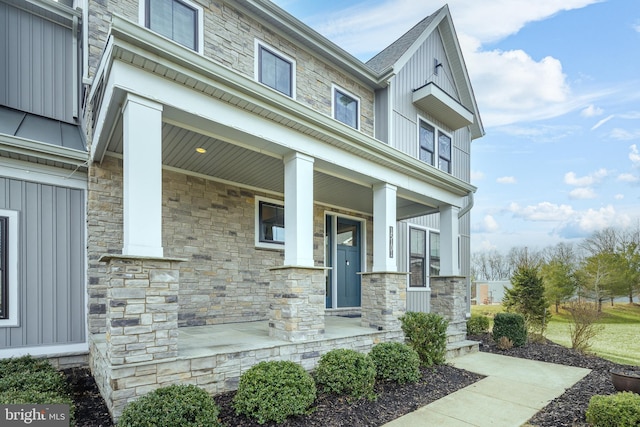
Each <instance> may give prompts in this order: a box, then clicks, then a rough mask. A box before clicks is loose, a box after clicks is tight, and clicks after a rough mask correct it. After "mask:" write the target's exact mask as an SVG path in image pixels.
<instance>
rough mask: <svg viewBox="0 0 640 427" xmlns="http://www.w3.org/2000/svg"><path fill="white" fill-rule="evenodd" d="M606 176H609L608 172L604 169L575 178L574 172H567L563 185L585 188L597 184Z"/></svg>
mask: <svg viewBox="0 0 640 427" xmlns="http://www.w3.org/2000/svg"><path fill="white" fill-rule="evenodd" d="M607 175H609V172H608V171H607V170H606V169H604V168H600V169H598V170H597V171H595V172H592V173H590V174H589V175H586V176H583V177H577V176H576V174H575V172H567V173H566V174H564V183H565V184H568V185H573V186H576V187H586V186H588V185H593V184H597V183H598V182H600V181H602V179H603V178H606V177H607Z"/></svg>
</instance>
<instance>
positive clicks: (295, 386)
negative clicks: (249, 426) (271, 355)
mask: <svg viewBox="0 0 640 427" xmlns="http://www.w3.org/2000/svg"><path fill="white" fill-rule="evenodd" d="M315 399H316V384H315V382H314V381H313V378H312V377H311V375H309V373H307V372H306V371H305V370H304V368H302V366H300V365H297V364H295V363H293V362H286V361H279V362H278V361H276V362H260V363H258V364H257V365H255V366H253V367H252V368H251V369H249V370H248V371H246V372H245V373H244V374H242V376H241V377H240V384H238V392H237V393H236V395H235V397H234V399H233V406H234V408H235V410H236V413H237V414H244V415H246V416H248V417H251V418H255V419H256V420H257V421H258V423H260V424H264V423H265V422H267V421H275V422H276V423H281V422H283V421H284V420H285V419H286V418H287V417H288V416H290V415H302V414H305V413H307V412H308V410H309V407H310V406H311V405H312V404H313V402H314V401H315Z"/></svg>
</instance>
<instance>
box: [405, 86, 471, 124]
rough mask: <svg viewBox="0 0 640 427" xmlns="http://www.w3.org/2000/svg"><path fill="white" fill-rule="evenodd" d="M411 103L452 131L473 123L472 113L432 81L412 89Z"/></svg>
mask: <svg viewBox="0 0 640 427" xmlns="http://www.w3.org/2000/svg"><path fill="white" fill-rule="evenodd" d="M413 103H414V104H415V105H416V107H418V108H420V109H421V110H423V111H426V112H427V113H429V114H431V115H432V116H433V117H435V118H436V119H438V120H440V121H441V122H443V123H444V124H445V125H447V127H449V128H451V130H452V131H454V130H457V129H460V128H462V127H465V126H469V125H471V124H473V113H472V112H471V111H469V110H467V109H466V108H465V107H464V105H462V104H460V103H459V102H458V101H456V100H455V99H454V98H453V97H451V95H449V94H448V93H446V92H445V91H444V90H442V89H440V88H439V87H438V86H437V85H436V84H435V83H433V82H431V83H427V84H426V85H424V86H422V87H421V88H418V89H416V90H414V91H413Z"/></svg>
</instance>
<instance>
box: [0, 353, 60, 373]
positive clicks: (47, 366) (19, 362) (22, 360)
mask: <svg viewBox="0 0 640 427" xmlns="http://www.w3.org/2000/svg"><path fill="white" fill-rule="evenodd" d="M40 371H46V372H58V371H57V370H56V368H54V367H53V366H52V365H51V363H49V361H48V360H47V359H35V358H34V357H33V356H29V355H27V356H22V357H13V358H10V359H2V360H0V377H6V376H9V375H13V374H16V373H23V372H40Z"/></svg>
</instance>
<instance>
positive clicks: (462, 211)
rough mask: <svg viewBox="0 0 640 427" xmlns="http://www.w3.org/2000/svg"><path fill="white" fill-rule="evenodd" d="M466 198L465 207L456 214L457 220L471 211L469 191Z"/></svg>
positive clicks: (471, 195)
mask: <svg viewBox="0 0 640 427" xmlns="http://www.w3.org/2000/svg"><path fill="white" fill-rule="evenodd" d="M467 196H468V197H469V198H468V201H467V205H466V206H465V207H464V208H462V209H460V212H458V219H460V218H462V217H463V216H465V215H466V214H467V213H469V211H470V210H471V208H473V192H472V191H470V192H469V193H468V194H467Z"/></svg>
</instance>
